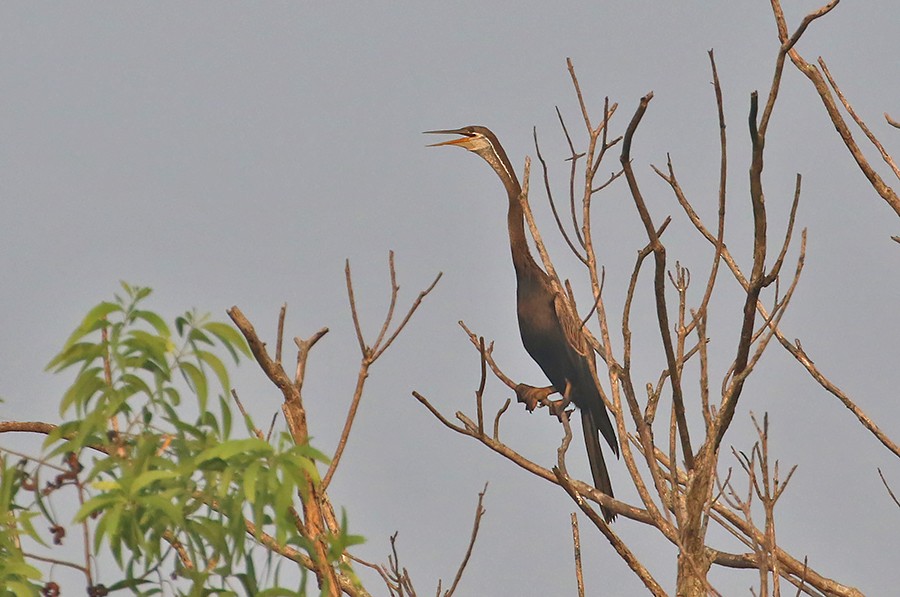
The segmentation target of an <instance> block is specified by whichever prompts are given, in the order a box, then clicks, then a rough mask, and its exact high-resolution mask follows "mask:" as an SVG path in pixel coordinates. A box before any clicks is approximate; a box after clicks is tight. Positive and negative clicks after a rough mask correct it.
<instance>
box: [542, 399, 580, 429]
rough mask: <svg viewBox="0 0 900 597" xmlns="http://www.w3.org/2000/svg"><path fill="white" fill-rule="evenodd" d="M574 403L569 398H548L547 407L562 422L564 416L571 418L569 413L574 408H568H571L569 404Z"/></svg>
mask: <svg viewBox="0 0 900 597" xmlns="http://www.w3.org/2000/svg"><path fill="white" fill-rule="evenodd" d="M570 404H572V401H571V400H569V399H568V398H560V399H559V400H548V401H547V408H548V409H549V410H550V414H552V415H554V416H555V417H556V418H557V419H559V422H560V423H562V418H563V417H565V418H566V420H568V419H569V415H570V414H572V410H574V409H572V410H566V409H567V408H569V405H570Z"/></svg>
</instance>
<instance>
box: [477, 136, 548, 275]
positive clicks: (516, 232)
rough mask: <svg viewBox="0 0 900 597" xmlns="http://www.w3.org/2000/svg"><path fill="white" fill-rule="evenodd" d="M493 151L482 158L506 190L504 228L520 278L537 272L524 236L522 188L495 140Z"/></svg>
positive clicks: (492, 141) (492, 142)
mask: <svg viewBox="0 0 900 597" xmlns="http://www.w3.org/2000/svg"><path fill="white" fill-rule="evenodd" d="M491 145H492V149H493V151H489V152H485V153H483V154H482V157H483V158H484V159H485V160H486V161H487V162H488V163H489V164H490V165H491V167H492V168H493V169H494V171H495V172H496V173H497V176H499V177H500V180H501V181H502V182H503V186H504V187H505V188H506V194H507V197H508V198H509V210H508V211H507V214H506V226H507V228H508V229H509V246H510V249H511V250H512V260H513V266H514V267H515V268H516V276H517V277H521V276H522V275H523V274H525V273H526V272H533V271H535V270H539V269H540V268H538V265H537V263H536V262H535V260H534V257H532V256H531V251H530V250H529V248H528V239H527V238H526V236H525V213H524V212H523V211H522V204H521V203H519V195H521V194H522V187H521V186H520V185H519V180H518V179H517V178H516V173H515V171H513V168H512V165H511V164H510V162H509V158H507V157H506V152H505V151H503V148H502V147H501V146H500V144H499V143H498V142H496V141H495V140H491Z"/></svg>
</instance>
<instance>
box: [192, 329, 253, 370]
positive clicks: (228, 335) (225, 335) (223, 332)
mask: <svg viewBox="0 0 900 597" xmlns="http://www.w3.org/2000/svg"><path fill="white" fill-rule="evenodd" d="M203 329H204V330H206V331H207V332H209V333H210V334H212V335H214V336H215V337H216V338H218V339H219V340H220V341H221V342H222V344H224V345H225V348H227V349H228V351H229V352H230V353H231V356H232V357H233V358H234V362H235V363H237V362H238V357H237V355H236V354H235V352H234V349H235V348H236V349H238V350H240V351H241V352H242V353H243V354H244V356H248V357H249V356H252V354H253V353H251V352H250V347H249V346H247V341H246V340H244V337H243V336H242V335H241V333H240V332H239V331H237V330H236V329H235V328H233V327H231V326H230V325H228V324H227V323H221V322H218V321H210V322H208V323H204V324H203Z"/></svg>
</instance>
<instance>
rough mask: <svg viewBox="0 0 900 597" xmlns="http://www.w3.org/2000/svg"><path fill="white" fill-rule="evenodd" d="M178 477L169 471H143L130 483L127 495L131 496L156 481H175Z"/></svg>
mask: <svg viewBox="0 0 900 597" xmlns="http://www.w3.org/2000/svg"><path fill="white" fill-rule="evenodd" d="M179 476H180V475H179V474H178V472H177V471H171V470H168V471H167V470H152V471H145V472H143V473H141V474H140V475H138V476H137V478H136V479H135V480H134V481H132V483H131V486H130V487H129V493H130V494H131V495H135V494H137V493H138V492H139V491H140V490H141V489H143V488H144V487H146V486H147V485H150V484H151V483H154V482H156V481H162V480H164V479H176V478H178V477H179Z"/></svg>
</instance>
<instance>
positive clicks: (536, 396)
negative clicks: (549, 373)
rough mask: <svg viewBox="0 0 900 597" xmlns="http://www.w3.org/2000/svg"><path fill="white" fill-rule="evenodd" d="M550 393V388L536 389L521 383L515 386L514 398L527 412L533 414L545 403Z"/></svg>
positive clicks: (551, 391) (551, 390)
mask: <svg viewBox="0 0 900 597" xmlns="http://www.w3.org/2000/svg"><path fill="white" fill-rule="evenodd" d="M551 393H553V388H552V387H547V388H536V387H534V386H529V385H526V384H523V383H520V384H519V385H517V386H516V398H517V399H518V401H519V402H521V403H522V404H524V405H525V409H526V410H527V411H528V412H533V411H534V409H536V408H537V407H538V406H539V405H540V404H543V403H545V402H547V396H549V395H550V394H551Z"/></svg>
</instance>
